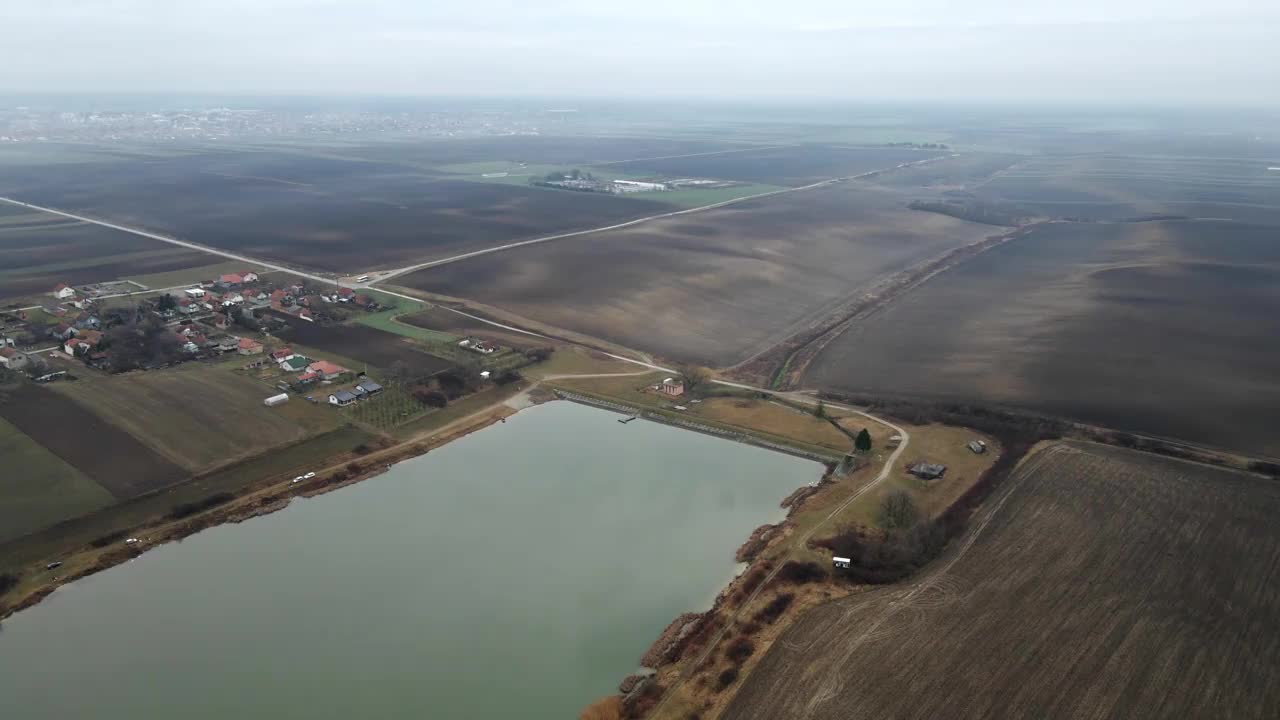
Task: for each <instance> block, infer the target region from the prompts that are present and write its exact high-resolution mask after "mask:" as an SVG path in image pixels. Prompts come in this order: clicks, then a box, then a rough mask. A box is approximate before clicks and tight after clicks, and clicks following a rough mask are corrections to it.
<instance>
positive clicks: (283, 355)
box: [271, 347, 293, 362]
mask: <svg viewBox="0 0 1280 720" xmlns="http://www.w3.org/2000/svg"><path fill="white" fill-rule="evenodd" d="M291 357H293V349H292V348H287V347H282V348H280V349H279V350H272V351H271V359H272V360H275V361H276V362H281V361H283V360H288V359H289V358H291Z"/></svg>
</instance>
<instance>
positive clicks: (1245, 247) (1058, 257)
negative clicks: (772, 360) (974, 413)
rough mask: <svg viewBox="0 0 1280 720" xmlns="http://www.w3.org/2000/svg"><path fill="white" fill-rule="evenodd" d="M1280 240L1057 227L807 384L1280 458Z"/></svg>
mask: <svg viewBox="0 0 1280 720" xmlns="http://www.w3.org/2000/svg"><path fill="white" fill-rule="evenodd" d="M1277 367H1280V243H1276V242H1275V234H1274V230H1273V229H1272V228H1268V227H1263V226H1253V225H1244V224H1239V223H1231V222H1207V221H1206V222H1158V223H1155V222H1153V223H1135V224H1056V225H1051V226H1046V227H1043V228H1041V229H1039V230H1037V231H1035V232H1032V233H1031V234H1029V235H1027V236H1026V237H1024V238H1021V239H1018V240H1015V241H1013V242H1010V243H1007V244H1005V245H1002V246H1000V247H998V248H996V249H994V250H991V251H989V252H987V253H985V254H983V255H980V256H978V257H976V258H973V259H971V260H969V261H967V262H965V263H963V264H961V265H959V266H957V267H955V268H952V269H951V270H949V271H947V272H945V273H943V274H941V275H939V276H937V277H935V278H933V279H932V280H930V281H929V282H928V283H926V284H925V285H924V286H922V287H920V288H917V289H916V290H914V291H912V292H911V293H908V294H907V295H905V296H903V297H901V298H899V299H897V300H896V301H894V303H893V304H891V305H890V306H888V307H887V308H886V309H885V310H883V311H882V312H880V313H879V314H877V315H875V316H873V317H871V318H868V319H867V320H864V321H861V322H860V323H858V324H857V325H855V326H853V327H852V328H851V329H850V330H848V331H847V332H846V333H845V334H844V335H843V336H841V337H839V338H837V339H836V340H834V341H833V342H831V344H829V345H828V346H827V347H826V348H825V349H824V351H823V352H822V353H821V354H819V355H818V357H817V358H816V359H815V360H814V362H813V364H812V365H811V366H810V368H809V372H808V373H807V375H806V377H805V382H806V384H808V385H813V386H817V387H825V388H833V389H843V390H850V391H855V392H873V393H881V394H890V395H903V396H920V397H932V398H943V399H949V400H960V401H974V402H987V403H991V402H995V403H1002V404H1008V405H1013V406H1020V407H1024V408H1030V409H1033V410H1037V411H1041V412H1047V413H1050V414H1055V415H1063V416H1068V417H1072V418H1075V419H1079V420H1084V421H1086V422H1093V423H1097V424H1100V425H1104V426H1108V427H1115V428H1119V429H1123V430H1130V431H1136V432H1144V433H1149V434H1155V435H1161V436H1169V437H1174V438H1179V439H1183V440H1187V441H1191V442H1195V443H1202V444H1209V445H1215V446H1219V447H1223V448H1228V449H1234V450H1240V451H1245V452H1252V453H1261V454H1268V455H1273V456H1276V455H1280V436H1277V435H1276V433H1275V428H1276V427H1280V373H1277V372H1276V368H1277Z"/></svg>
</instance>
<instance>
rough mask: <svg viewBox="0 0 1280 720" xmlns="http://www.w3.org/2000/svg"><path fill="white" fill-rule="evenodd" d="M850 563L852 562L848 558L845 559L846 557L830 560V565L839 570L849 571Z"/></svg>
mask: <svg viewBox="0 0 1280 720" xmlns="http://www.w3.org/2000/svg"><path fill="white" fill-rule="evenodd" d="M851 562H852V561H851V560H850V559H849V558H847V557H833V558H831V564H832V565H833V566H835V567H837V568H840V569H841V570H848V569H849V564H850V563H851Z"/></svg>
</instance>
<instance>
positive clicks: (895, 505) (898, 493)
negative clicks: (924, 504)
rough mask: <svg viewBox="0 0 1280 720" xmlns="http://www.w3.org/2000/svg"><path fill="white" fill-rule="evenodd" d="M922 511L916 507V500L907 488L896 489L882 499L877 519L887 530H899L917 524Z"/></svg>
mask: <svg viewBox="0 0 1280 720" xmlns="http://www.w3.org/2000/svg"><path fill="white" fill-rule="evenodd" d="M919 516H920V511H919V510H917V509H916V501H915V500H913V499H912V498H911V493H909V492H907V491H906V490H894V491H893V492H890V493H889V494H888V495H885V496H884V499H883V500H881V501H880V510H879V511H878V512H877V513H876V520H877V521H878V522H879V523H880V527H882V528H884V529H886V530H899V529H902V528H908V527H911V526H912V525H914V524H915V522H916V518H918V517H919Z"/></svg>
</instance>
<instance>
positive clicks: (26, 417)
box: [0, 383, 187, 498]
mask: <svg viewBox="0 0 1280 720" xmlns="http://www.w3.org/2000/svg"><path fill="white" fill-rule="evenodd" d="M0 418H2V419H4V420H7V421H8V422H9V423H10V424H12V425H13V426H14V427H16V428H17V429H18V430H20V431H22V432H23V433H24V434H25V435H27V436H28V437H30V438H31V439H32V440H34V441H35V442H36V443H38V444H40V445H42V446H44V447H45V448H47V449H48V450H49V451H50V452H52V453H53V454H54V455H57V456H58V457H59V458H61V459H62V460H63V461H65V462H66V463H67V464H68V465H70V466H72V467H74V468H75V469H77V470H79V471H80V472H81V473H83V474H84V475H86V476H87V477H89V478H90V479H91V480H94V481H96V482H97V483H98V484H99V485H101V486H102V487H104V488H106V489H107V490H108V491H110V492H111V494H112V495H114V496H116V497H117V498H129V497H133V496H134V495H139V494H141V493H145V492H148V491H151V490H155V489H157V488H162V487H164V486H166V485H170V484H172V483H175V482H178V481H179V480H182V479H183V478H184V477H186V475H187V473H186V472H185V471H184V470H183V469H182V468H181V467H179V466H178V465H176V464H174V463H172V462H170V461H169V460H167V459H166V458H164V457H163V456H161V455H160V454H158V453H156V452H155V451H153V450H151V449H150V448H149V447H147V446H146V445H144V444H142V443H140V442H138V440H136V439H134V437H133V436H132V435H130V434H129V433H127V432H125V431H124V430H121V429H120V428H118V427H116V426H115V425H113V424H111V423H109V422H107V421H105V420H103V419H102V418H100V417H99V416H98V415H96V414H94V413H93V412H91V411H90V410H89V409H88V408H87V407H84V406H82V405H80V404H79V403H77V402H75V401H74V400H72V399H71V398H69V397H67V396H66V395H63V394H61V393H57V392H54V391H53V390H50V389H49V388H46V387H40V386H37V385H33V384H30V383H24V384H22V385H19V386H17V387H16V388H13V389H7V390H4V391H3V392H0Z"/></svg>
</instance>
